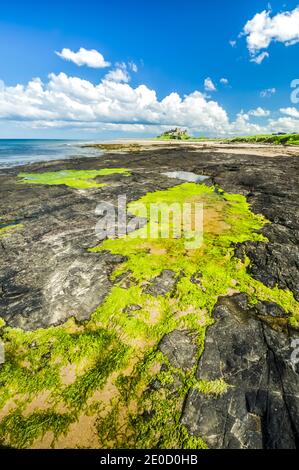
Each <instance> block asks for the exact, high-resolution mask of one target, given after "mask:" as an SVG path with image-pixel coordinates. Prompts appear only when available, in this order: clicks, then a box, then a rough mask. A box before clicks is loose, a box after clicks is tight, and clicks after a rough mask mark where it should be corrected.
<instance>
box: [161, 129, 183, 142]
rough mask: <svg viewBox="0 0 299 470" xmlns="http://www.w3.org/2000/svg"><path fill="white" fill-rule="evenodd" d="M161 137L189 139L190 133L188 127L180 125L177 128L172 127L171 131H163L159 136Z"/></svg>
mask: <svg viewBox="0 0 299 470" xmlns="http://www.w3.org/2000/svg"><path fill="white" fill-rule="evenodd" d="M159 137H160V138H163V137H164V138H168V139H174V140H185V139H189V135H188V132H187V130H186V129H180V128H179V127H176V128H175V129H170V130H169V131H166V132H163V134H161V135H160V136H159Z"/></svg>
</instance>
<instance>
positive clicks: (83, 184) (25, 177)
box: [18, 168, 130, 189]
mask: <svg viewBox="0 0 299 470" xmlns="http://www.w3.org/2000/svg"><path fill="white" fill-rule="evenodd" d="M115 174H121V175H123V176H130V171H129V170H128V169H126V168H104V169H101V170H60V171H53V172H52V171H48V172H45V173H20V174H19V175H18V177H19V178H22V180H21V181H20V182H21V183H24V184H45V185H49V186H55V185H64V186H69V187H70V188H75V189H85V188H101V187H103V186H106V185H105V183H96V182H95V181H93V180H94V179H95V178H96V177H98V176H109V175H115Z"/></svg>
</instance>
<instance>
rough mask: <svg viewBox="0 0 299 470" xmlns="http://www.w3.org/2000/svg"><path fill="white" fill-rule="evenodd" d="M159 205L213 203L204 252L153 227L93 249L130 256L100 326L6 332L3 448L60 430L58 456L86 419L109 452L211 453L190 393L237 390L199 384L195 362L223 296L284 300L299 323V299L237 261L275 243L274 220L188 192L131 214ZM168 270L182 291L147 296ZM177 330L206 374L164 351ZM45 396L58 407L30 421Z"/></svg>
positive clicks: (241, 201) (230, 198) (239, 200)
mask: <svg viewBox="0 0 299 470" xmlns="http://www.w3.org/2000/svg"><path fill="white" fill-rule="evenodd" d="M157 202H158V203H168V204H169V203H179V204H184V203H185V202H202V203H203V204H204V238H203V245H202V246H201V247H200V248H198V249H192V250H188V249H186V245H185V243H184V242H185V240H184V237H182V238H179V239H175V238H169V239H162V238H158V239H152V238H151V237H150V234H148V233H147V231H148V225H149V222H148V224H147V225H145V226H144V227H143V228H141V229H139V230H137V231H135V232H134V233H133V236H132V234H129V235H127V236H125V237H122V238H119V239H114V240H110V239H107V240H105V241H104V242H103V243H102V244H101V245H100V246H98V247H96V248H93V249H91V250H90V251H93V252H101V251H104V250H109V251H111V252H112V253H114V254H121V255H124V256H126V261H124V262H123V263H121V264H120V265H119V266H118V267H117V268H116V269H115V271H114V273H113V275H112V278H113V280H114V286H113V287H112V289H111V291H110V292H109V294H108V295H107V297H106V299H105V301H104V302H103V304H102V305H100V306H99V307H98V309H97V310H96V312H94V314H93V315H92V316H91V318H90V320H88V321H86V322H85V323H81V324H79V323H77V322H75V320H73V319H71V320H68V322H66V323H65V324H63V325H61V326H56V327H51V328H48V329H45V330H43V329H40V330H37V331H33V332H24V331H22V330H19V329H14V328H10V327H2V328H1V330H0V334H1V338H2V340H3V342H4V344H5V349H6V362H5V363H4V364H3V365H2V366H1V369H0V387H1V389H2V391H3V393H2V398H1V405H0V406H1V408H2V410H4V406H5V405H6V407H7V411H6V412H3V411H2V412H1V411H0V413H2V414H3V419H2V421H1V423H0V439H2V440H3V441H4V444H6V445H13V446H16V447H27V446H31V445H32V441H33V439H37V438H38V437H42V436H43V435H44V433H45V432H46V431H49V430H51V431H52V432H53V440H52V445H53V446H54V447H55V445H57V446H59V442H60V441H59V439H61V438H62V436H63V435H64V434H65V436H66V437H65V439H66V440H67V436H68V435H67V432H68V428H69V426H70V424H71V423H72V426H73V425H75V424H76V423H78V422H79V421H80V417H82V416H86V417H93V419H94V421H93V423H92V426H90V427H92V428H93V429H94V430H95V431H96V432H97V439H98V443H97V446H98V447H104V448H116V447H121V448H205V447H206V445H205V442H204V441H203V440H202V439H201V438H198V437H194V436H190V435H189V434H188V432H187V430H186V428H185V426H184V425H183V424H182V423H181V413H182V407H183V403H184V400H185V397H186V394H187V393H188V391H189V389H190V388H197V389H199V390H201V391H202V392H203V393H206V394H210V395H219V394H225V393H226V390H227V387H228V386H227V385H226V384H225V383H224V382H220V381H215V382H203V381H197V379H196V361H197V360H198V359H199V358H200V356H201V354H202V352H203V349H204V340H205V333H206V328H207V327H208V326H209V325H211V324H212V317H211V314H212V311H213V309H214V307H215V305H216V303H217V300H218V298H219V297H220V296H225V295H231V293H232V292H243V293H246V294H247V295H248V296H249V300H250V301H251V302H252V303H257V302H259V301H272V302H276V303H277V304H278V305H280V306H281V307H282V308H283V309H285V310H286V311H287V312H288V313H290V314H291V315H293V317H292V318H293V319H296V318H297V319H298V303H297V302H296V301H295V299H294V297H293V295H292V294H291V293H290V292H289V291H284V290H282V289H278V287H277V288H274V289H270V288H267V287H266V286H264V285H263V284H262V283H261V282H259V281H257V280H254V279H253V278H252V277H251V276H250V274H249V273H248V260H245V262H241V261H240V260H239V259H237V258H236V257H235V256H234V248H235V245H236V243H240V242H241V243H242V242H245V241H248V240H251V241H259V242H262V243H267V239H266V238H265V237H264V236H263V235H262V233H260V230H261V229H262V227H263V226H264V225H265V224H266V223H267V220H266V219H265V218H264V217H263V216H261V215H256V214H254V213H252V212H251V210H250V206H249V204H248V203H247V201H246V199H245V197H243V196H240V195H232V194H227V193H225V192H222V191H219V190H215V188H213V187H207V186H205V185H197V184H193V183H186V184H182V185H179V186H176V187H174V188H171V189H168V190H164V191H157V192H154V193H149V194H147V195H146V196H144V197H143V198H141V199H140V200H139V201H137V202H132V203H130V204H129V206H128V209H129V211H130V212H131V213H133V214H138V211H139V208H140V203H142V204H144V205H145V206H146V207H149V205H150V204H152V203H157ZM166 267H167V269H168V270H169V271H171V272H172V273H173V275H174V277H175V280H176V283H175V285H174V287H173V289H172V290H171V292H168V293H166V294H165V295H157V296H153V295H152V294H151V293H149V291H148V290H147V286H148V285H150V283H151V282H152V280H153V279H154V278H156V277H157V276H159V275H161V273H162V272H163V271H164V270H165V268H166ZM126 279H127V280H128V282H126ZM132 306H133V307H134V308H132ZM174 331H184V332H186V338H187V340H188V341H189V340H190V344H192V345H193V348H194V350H195V365H193V364H191V365H190V367H188V368H183V367H180V364H173V363H172V358H170V357H168V356H167V354H166V353H165V352H162V350H161V341H162V339H163V338H164V337H165V335H167V334H171V333H172V332H174ZM163 351H164V350H163ZM45 392H46V393H47V394H48V399H47V403H48V407H47V406H46V404H45V403H43V407H44V408H43V412H42V413H40V411H39V413H38V415H36V413H37V411H36V409H34V407H33V406H32V409H30V410H29V412H28V403H29V404H30V403H31V402H33V400H34V399H35V397H36V396H37V395H39V394H42V393H45ZM61 408H62V409H63V410H64V413H63V419H62V417H61V413H60V410H61ZM28 413H29V414H28ZM49 416H50V418H49ZM55 416H57V420H56V418H55ZM30 418H31V419H30ZM32 426H33V428H34V430H33V431H32V430H31V427H32ZM19 428H20V429H19ZM78 431H79V428H78ZM80 435H81V432H78V442H77V445H78V446H80V439H79V436H80ZM64 442H67V441H64Z"/></svg>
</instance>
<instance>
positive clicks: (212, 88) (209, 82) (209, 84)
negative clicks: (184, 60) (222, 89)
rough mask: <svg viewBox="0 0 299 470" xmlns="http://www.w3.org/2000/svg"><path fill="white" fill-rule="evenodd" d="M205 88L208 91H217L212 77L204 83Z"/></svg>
mask: <svg viewBox="0 0 299 470" xmlns="http://www.w3.org/2000/svg"><path fill="white" fill-rule="evenodd" d="M204 87H205V90H206V91H216V86H215V85H214V83H213V81H212V79H211V78H210V77H208V78H206V79H205V81H204Z"/></svg>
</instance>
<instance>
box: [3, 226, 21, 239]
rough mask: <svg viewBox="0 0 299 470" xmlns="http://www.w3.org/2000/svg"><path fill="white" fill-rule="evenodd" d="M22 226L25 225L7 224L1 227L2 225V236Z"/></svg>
mask: <svg viewBox="0 0 299 470" xmlns="http://www.w3.org/2000/svg"><path fill="white" fill-rule="evenodd" d="M22 227H23V224H14V225H13V224H12V225H5V226H4V227H1V225H0V238H1V237H5V236H7V235H9V233H10V232H12V231H13V230H16V229H18V228H22Z"/></svg>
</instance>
